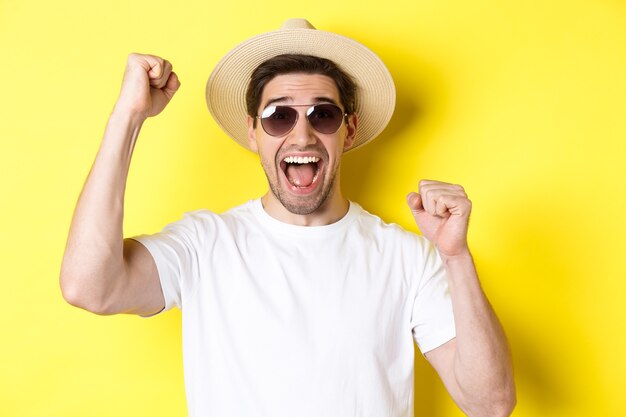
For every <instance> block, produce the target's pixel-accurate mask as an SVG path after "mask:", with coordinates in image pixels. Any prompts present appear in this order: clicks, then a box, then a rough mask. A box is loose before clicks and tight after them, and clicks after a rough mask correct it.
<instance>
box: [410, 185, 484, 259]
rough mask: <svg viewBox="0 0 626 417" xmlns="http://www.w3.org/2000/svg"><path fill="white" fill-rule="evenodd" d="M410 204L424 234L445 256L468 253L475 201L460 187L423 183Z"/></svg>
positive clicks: (412, 196)
mask: <svg viewBox="0 0 626 417" xmlns="http://www.w3.org/2000/svg"><path fill="white" fill-rule="evenodd" d="M407 204H408V205H409V208H410V209H411V212H412V213H413V217H414V218H415V223H417V227H419V229H420V231H421V232H422V234H423V235H424V236H425V237H426V238H427V239H428V240H429V241H431V242H432V243H433V244H434V245H435V246H436V247H437V249H438V250H439V252H440V253H441V255H442V256H444V257H453V256H457V255H465V254H468V253H469V249H468V246H467V228H468V224H469V217H470V212H471V211H472V202H471V201H470V200H469V199H468V198H467V194H465V190H464V189H463V187H461V186H460V185H455V184H448V183H445V182H439V181H431V180H421V181H420V182H419V194H418V193H415V192H412V193H410V194H409V195H408V196H407Z"/></svg>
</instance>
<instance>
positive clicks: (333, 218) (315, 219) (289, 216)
mask: <svg viewBox="0 0 626 417" xmlns="http://www.w3.org/2000/svg"><path fill="white" fill-rule="evenodd" d="M261 202H262V203H263V209H265V211H266V212H267V214H269V215H270V216H272V217H273V218H275V219H276V220H280V221H281V222H283V223H289V224H293V225H296V226H325V225H328V224H332V223H335V222H337V221H339V220H341V219H342V218H343V216H345V215H346V213H347V212H348V209H349V207H350V203H349V202H348V200H347V199H345V198H344V197H343V196H342V195H341V191H340V190H339V187H337V188H336V190H335V192H332V193H330V194H329V196H328V198H327V199H326V201H324V203H323V204H322V205H321V206H320V207H319V208H318V209H317V210H315V211H314V212H312V213H310V214H295V213H292V212H290V211H289V210H287V209H286V208H285V207H284V206H283V205H282V204H281V202H280V201H279V200H278V199H277V198H276V196H274V194H273V193H272V192H271V191H268V192H267V193H266V194H265V195H264V196H263V197H262V198H261Z"/></svg>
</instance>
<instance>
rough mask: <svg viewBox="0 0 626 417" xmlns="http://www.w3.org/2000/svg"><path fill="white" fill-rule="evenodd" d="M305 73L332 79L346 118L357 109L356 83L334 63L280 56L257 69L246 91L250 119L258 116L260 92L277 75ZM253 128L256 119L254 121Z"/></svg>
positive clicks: (323, 59) (302, 56) (306, 57)
mask: <svg viewBox="0 0 626 417" xmlns="http://www.w3.org/2000/svg"><path fill="white" fill-rule="evenodd" d="M291 73H304V74H320V75H326V76H327V77H330V78H332V79H333V80H334V81H335V84H336V85H337V90H338V91H339V99H340V100H341V104H342V105H343V107H344V111H345V112H346V113H347V114H353V113H354V111H355V108H356V90H357V86H356V83H355V81H354V80H353V79H352V77H350V75H348V74H347V73H345V72H344V71H343V70H342V69H341V68H339V66H338V65H337V64H335V63H334V62H333V61H331V60H329V59H326V58H320V57H317V56H312V55H302V54H282V55H277V56H275V57H273V58H270V59H268V60H267V61H265V62H263V63H262V64H261V65H259V66H258V67H256V69H255V70H254V71H253V72H252V75H251V76H250V83H249V84H248V89H247V90H246V108H247V111H248V114H249V115H250V116H251V117H255V116H256V115H257V111H258V109H259V102H260V101H261V95H262V94H263V89H264V88H265V86H266V85H267V83H269V82H270V81H271V80H272V79H273V78H274V77H276V76H277V75H283V74H291ZM254 124H255V126H256V119H254Z"/></svg>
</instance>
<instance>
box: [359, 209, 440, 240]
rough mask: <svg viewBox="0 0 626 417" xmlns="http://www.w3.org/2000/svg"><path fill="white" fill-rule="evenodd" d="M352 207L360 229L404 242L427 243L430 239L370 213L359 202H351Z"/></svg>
mask: <svg viewBox="0 0 626 417" xmlns="http://www.w3.org/2000/svg"><path fill="white" fill-rule="evenodd" d="M350 205H351V207H354V208H353V209H351V210H354V212H355V213H354V216H355V218H356V222H355V223H356V224H357V225H358V227H359V229H361V230H363V231H364V232H369V233H370V234H373V235H374V236H379V237H381V238H388V239H397V240H399V241H402V242H406V243H407V244H408V243H413V244H427V243H428V241H427V240H426V239H425V238H424V237H423V236H421V235H419V234H417V233H415V232H412V231H409V230H406V229H405V228H403V227H402V226H401V225H399V224H397V223H388V222H386V221H384V220H383V219H381V218H380V217H379V216H377V215H375V214H372V213H370V212H369V211H367V210H365V209H364V208H363V207H361V206H360V205H359V204H357V203H354V202H350Z"/></svg>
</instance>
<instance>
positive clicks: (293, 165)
mask: <svg viewBox="0 0 626 417" xmlns="http://www.w3.org/2000/svg"><path fill="white" fill-rule="evenodd" d="M320 165H321V160H320V158H319V157H317V156H288V157H286V158H284V159H283V160H282V161H281V162H280V167H281V169H282V170H283V173H284V174H285V178H287V181H288V182H289V184H291V186H292V187H293V188H294V189H297V190H302V191H304V190H306V189H308V188H311V187H312V186H313V185H315V184H316V183H317V179H318V176H319V173H320V168H321V167H320Z"/></svg>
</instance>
